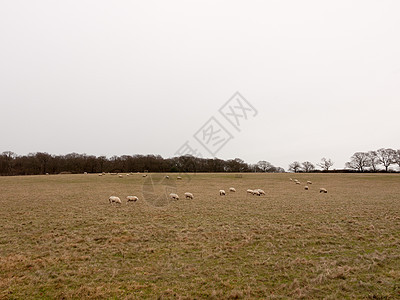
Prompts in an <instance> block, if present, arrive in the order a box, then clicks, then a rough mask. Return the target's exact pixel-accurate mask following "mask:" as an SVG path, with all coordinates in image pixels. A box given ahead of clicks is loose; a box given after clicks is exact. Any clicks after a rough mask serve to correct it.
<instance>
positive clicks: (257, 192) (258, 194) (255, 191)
mask: <svg viewBox="0 0 400 300" xmlns="http://www.w3.org/2000/svg"><path fill="white" fill-rule="evenodd" d="M253 195H256V196H261V193H260V192H259V191H258V190H254V191H253Z"/></svg>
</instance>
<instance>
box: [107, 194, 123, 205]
mask: <svg viewBox="0 0 400 300" xmlns="http://www.w3.org/2000/svg"><path fill="white" fill-rule="evenodd" d="M108 201H109V202H110V203H118V204H121V203H122V202H121V199H119V198H118V197H116V196H111V197H110V198H108Z"/></svg>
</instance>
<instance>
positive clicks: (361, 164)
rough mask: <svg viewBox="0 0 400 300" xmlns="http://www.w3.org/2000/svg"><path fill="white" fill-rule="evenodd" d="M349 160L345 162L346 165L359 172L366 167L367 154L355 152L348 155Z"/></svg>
mask: <svg viewBox="0 0 400 300" xmlns="http://www.w3.org/2000/svg"><path fill="white" fill-rule="evenodd" d="M350 159H351V160H350V161H349V162H347V163H346V167H347V168H350V169H354V170H358V171H360V172H364V169H365V168H366V167H368V155H367V153H366V152H356V153H354V154H353V155H352V156H351V157H350Z"/></svg>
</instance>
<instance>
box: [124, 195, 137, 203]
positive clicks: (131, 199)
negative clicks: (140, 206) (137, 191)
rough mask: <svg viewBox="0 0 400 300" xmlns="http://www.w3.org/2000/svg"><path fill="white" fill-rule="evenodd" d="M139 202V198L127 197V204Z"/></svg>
mask: <svg viewBox="0 0 400 300" xmlns="http://www.w3.org/2000/svg"><path fill="white" fill-rule="evenodd" d="M138 200H139V198H138V197H136V196H127V197H126V202H136V201H138Z"/></svg>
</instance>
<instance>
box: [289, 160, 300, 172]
mask: <svg viewBox="0 0 400 300" xmlns="http://www.w3.org/2000/svg"><path fill="white" fill-rule="evenodd" d="M300 169H301V164H300V163H299V162H298V161H295V162H292V163H291V164H290V165H289V171H291V172H295V173H297V172H299V171H300Z"/></svg>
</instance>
